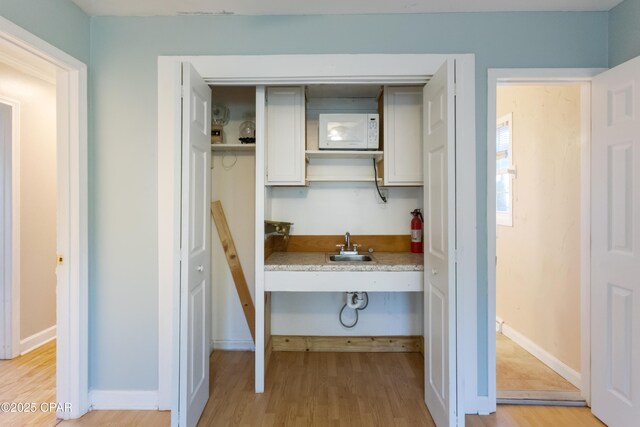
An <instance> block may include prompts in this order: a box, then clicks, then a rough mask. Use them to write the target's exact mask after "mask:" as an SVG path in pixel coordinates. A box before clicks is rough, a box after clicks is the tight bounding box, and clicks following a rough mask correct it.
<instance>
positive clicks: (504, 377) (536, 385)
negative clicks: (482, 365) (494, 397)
mask: <svg viewBox="0 0 640 427" xmlns="http://www.w3.org/2000/svg"><path fill="white" fill-rule="evenodd" d="M496 388H497V389H498V390H536V391H537V390H542V391H552V390H553V391H573V392H579V390H578V389H577V388H576V387H575V386H574V385H573V384H571V383H570V382H569V381H567V380H565V379H564V378H563V377H561V376H560V375H558V373H556V372H555V371H554V370H553V369H551V368H549V367H548V366H547V365H545V364H544V363H542V362H541V361H540V360H538V359H537V358H536V357H535V356H533V355H532V354H531V353H529V352H527V351H526V350H524V349H523V348H522V347H520V346H519V345H518V344H516V343H515V342H513V341H512V340H510V339H509V338H507V337H506V336H504V335H503V334H501V333H496Z"/></svg>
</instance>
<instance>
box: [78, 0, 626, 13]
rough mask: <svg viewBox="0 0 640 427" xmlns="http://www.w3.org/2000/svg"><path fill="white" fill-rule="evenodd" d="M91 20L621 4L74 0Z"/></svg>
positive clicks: (609, 1) (587, 0)
mask: <svg viewBox="0 0 640 427" xmlns="http://www.w3.org/2000/svg"><path fill="white" fill-rule="evenodd" d="M73 2H74V3H76V4H77V5H78V6H80V7H81V8H82V9H83V10H84V11H85V12H87V13H88V14H89V15H119V16H156V15H191V14H195V15H198V14H203V15H211V14H213V15H225V14H235V15H336V14H378V13H429V12H495V11H605V10H609V9H611V8H612V7H614V6H616V5H617V4H618V3H621V2H622V0H133V1H132V0H73Z"/></svg>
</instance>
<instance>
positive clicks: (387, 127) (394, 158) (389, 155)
mask: <svg viewBox="0 0 640 427" xmlns="http://www.w3.org/2000/svg"><path fill="white" fill-rule="evenodd" d="M383 127H384V184H385V185H422V182H423V180H422V87H391V86H387V87H385V88H384V124H383Z"/></svg>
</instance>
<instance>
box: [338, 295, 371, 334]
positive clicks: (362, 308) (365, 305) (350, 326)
mask: <svg viewBox="0 0 640 427" xmlns="http://www.w3.org/2000/svg"><path fill="white" fill-rule="evenodd" d="M363 294H364V296H365V297H366V300H367V302H366V303H365V304H364V305H363V306H362V307H359V308H356V309H355V310H354V311H355V313H356V321H355V322H353V323H352V324H351V325H347V324H346V323H344V322H343V321H342V313H344V309H345V308H347V303H344V305H343V306H342V309H341V310H340V316H338V320H340V324H341V325H342V326H344V327H345V328H348V329H351V328H353V327H354V326H356V325H357V324H358V320H359V319H358V311H360V310H364V309H365V308H367V306H368V305H369V294H368V293H366V292H363ZM353 298H356V294H353Z"/></svg>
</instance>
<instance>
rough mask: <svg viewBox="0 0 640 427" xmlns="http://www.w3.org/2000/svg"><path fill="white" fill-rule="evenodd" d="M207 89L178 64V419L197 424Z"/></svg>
mask: <svg viewBox="0 0 640 427" xmlns="http://www.w3.org/2000/svg"><path fill="white" fill-rule="evenodd" d="M210 165H211V89H209V86H207V84H206V83H205V82H204V80H203V79H202V77H200V76H199V75H198V73H197V72H196V71H195V70H194V69H193V67H192V66H191V64H189V63H184V64H183V65H182V195H181V200H182V207H181V221H182V223H181V233H182V237H181V249H180V250H181V259H182V262H181V267H180V368H179V369H180V384H179V393H180V397H179V408H178V413H179V417H178V418H179V421H178V422H179V425H180V426H181V427H191V426H195V425H196V424H197V423H198V420H199V419H200V415H202V411H203V410H204V407H205V405H206V404H207V400H209V339H210V338H209V336H210V332H209V328H210V325H211V320H210V318H211V313H210V311H211V310H210V303H211V297H210V289H211V265H210V252H211V237H210V236H211V219H210V214H209V209H210V205H211V192H210V182H211V167H210Z"/></svg>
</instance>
